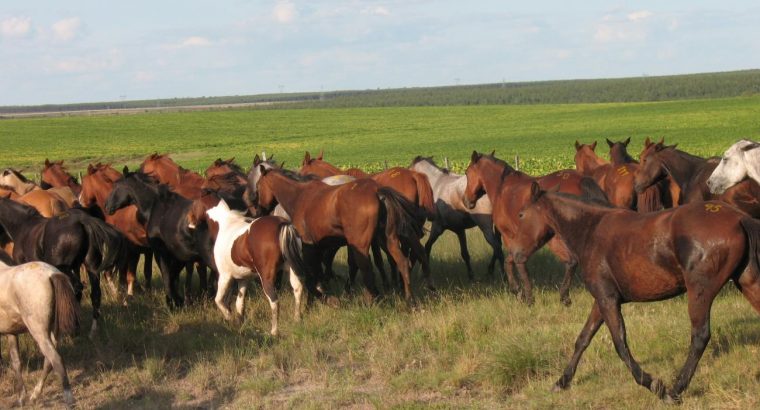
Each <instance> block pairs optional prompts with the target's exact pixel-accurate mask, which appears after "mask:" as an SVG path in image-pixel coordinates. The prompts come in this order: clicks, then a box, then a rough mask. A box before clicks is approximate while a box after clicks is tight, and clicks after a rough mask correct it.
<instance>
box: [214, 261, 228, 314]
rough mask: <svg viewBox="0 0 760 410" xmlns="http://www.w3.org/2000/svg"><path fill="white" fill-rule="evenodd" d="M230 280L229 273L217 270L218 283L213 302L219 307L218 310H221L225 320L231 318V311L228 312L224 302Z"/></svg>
mask: <svg viewBox="0 0 760 410" xmlns="http://www.w3.org/2000/svg"><path fill="white" fill-rule="evenodd" d="M232 280H233V279H232V277H231V276H230V275H228V274H226V273H225V272H219V284H218V286H217V287H216V297H215V298H214V303H216V306H217V307H218V308H219V310H221V311H222V316H224V319H225V320H232V312H230V309H229V308H228V307H227V305H226V304H225V303H224V300H225V298H226V297H227V291H228V290H229V288H230V284H231V283H232Z"/></svg>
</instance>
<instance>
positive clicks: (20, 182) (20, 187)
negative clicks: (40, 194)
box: [0, 168, 79, 208]
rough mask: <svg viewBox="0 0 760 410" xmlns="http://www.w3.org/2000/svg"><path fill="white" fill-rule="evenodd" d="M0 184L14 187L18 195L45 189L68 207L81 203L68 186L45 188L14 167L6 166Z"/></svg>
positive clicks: (0, 176) (0, 177) (6, 187)
mask: <svg viewBox="0 0 760 410" xmlns="http://www.w3.org/2000/svg"><path fill="white" fill-rule="evenodd" d="M0 185H2V186H4V187H5V189H8V188H10V189H12V190H13V191H14V192H16V194H18V195H24V194H27V193H30V192H32V191H40V190H42V191H44V192H47V193H48V194H49V195H48V197H55V198H54V199H58V200H62V201H63V202H64V203H65V204H66V207H67V208H75V207H77V206H78V205H79V203H78V202H77V198H76V195H74V192H73V191H72V190H71V188H69V187H67V186H61V187H52V188H48V189H45V190H43V189H42V188H41V187H40V186H39V185H37V184H36V183H35V182H34V181H31V180H29V179H27V178H26V177H25V176H24V175H23V174H22V173H20V172H18V171H16V170H15V169H12V168H6V169H5V170H3V173H2V175H0Z"/></svg>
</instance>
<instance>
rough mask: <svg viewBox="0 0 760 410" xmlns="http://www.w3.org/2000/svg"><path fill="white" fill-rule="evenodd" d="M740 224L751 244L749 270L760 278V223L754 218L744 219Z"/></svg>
mask: <svg viewBox="0 0 760 410" xmlns="http://www.w3.org/2000/svg"><path fill="white" fill-rule="evenodd" d="M740 223H741V224H742V228H743V229H744V233H746V234H747V241H748V242H749V262H748V266H747V267H748V268H749V269H750V272H752V274H753V275H755V276H760V253H759V252H760V221H758V220H756V219H753V218H749V217H747V218H742V219H741V221H740Z"/></svg>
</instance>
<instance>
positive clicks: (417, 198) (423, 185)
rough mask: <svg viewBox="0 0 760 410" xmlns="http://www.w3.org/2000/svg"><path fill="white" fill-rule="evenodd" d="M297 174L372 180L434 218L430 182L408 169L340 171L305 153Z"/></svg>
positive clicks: (430, 217) (355, 169) (320, 157)
mask: <svg viewBox="0 0 760 410" xmlns="http://www.w3.org/2000/svg"><path fill="white" fill-rule="evenodd" d="M298 173H299V174H301V175H310V174H311V175H316V176H318V177H319V178H326V177H330V176H333V175H351V176H352V177H354V178H372V179H373V180H375V181H376V182H377V183H378V184H380V186H385V187H388V188H392V189H394V190H396V192H398V193H400V194H401V195H402V196H403V197H404V198H406V200H407V201H409V202H411V203H413V204H416V205H417V206H418V207H419V208H420V209H422V210H423V211H424V212H425V216H426V217H427V218H428V219H433V218H434V217H435V205H434V204H433V189H432V188H431V187H430V182H429V181H428V179H427V177H426V176H425V175H424V174H422V173H419V172H416V171H412V170H410V169H406V168H401V167H393V168H389V169H386V170H385V171H381V172H378V173H375V174H367V173H365V172H364V171H362V170H360V169H358V168H352V169H350V170H348V171H342V170H341V169H339V168H338V167H336V166H334V165H332V164H330V163H328V162H326V161H324V160H323V159H322V153H320V154H319V156H318V157H317V158H312V157H311V155H310V154H309V152H308V151H307V152H306V154H305V155H304V159H303V163H302V164H301V169H300V170H299V171H298Z"/></svg>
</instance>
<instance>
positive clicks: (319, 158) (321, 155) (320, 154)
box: [317, 149, 325, 161]
mask: <svg viewBox="0 0 760 410" xmlns="http://www.w3.org/2000/svg"><path fill="white" fill-rule="evenodd" d="M324 156H325V150H324V149H321V150H319V156H318V157H317V159H318V160H320V161H322V157H324Z"/></svg>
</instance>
